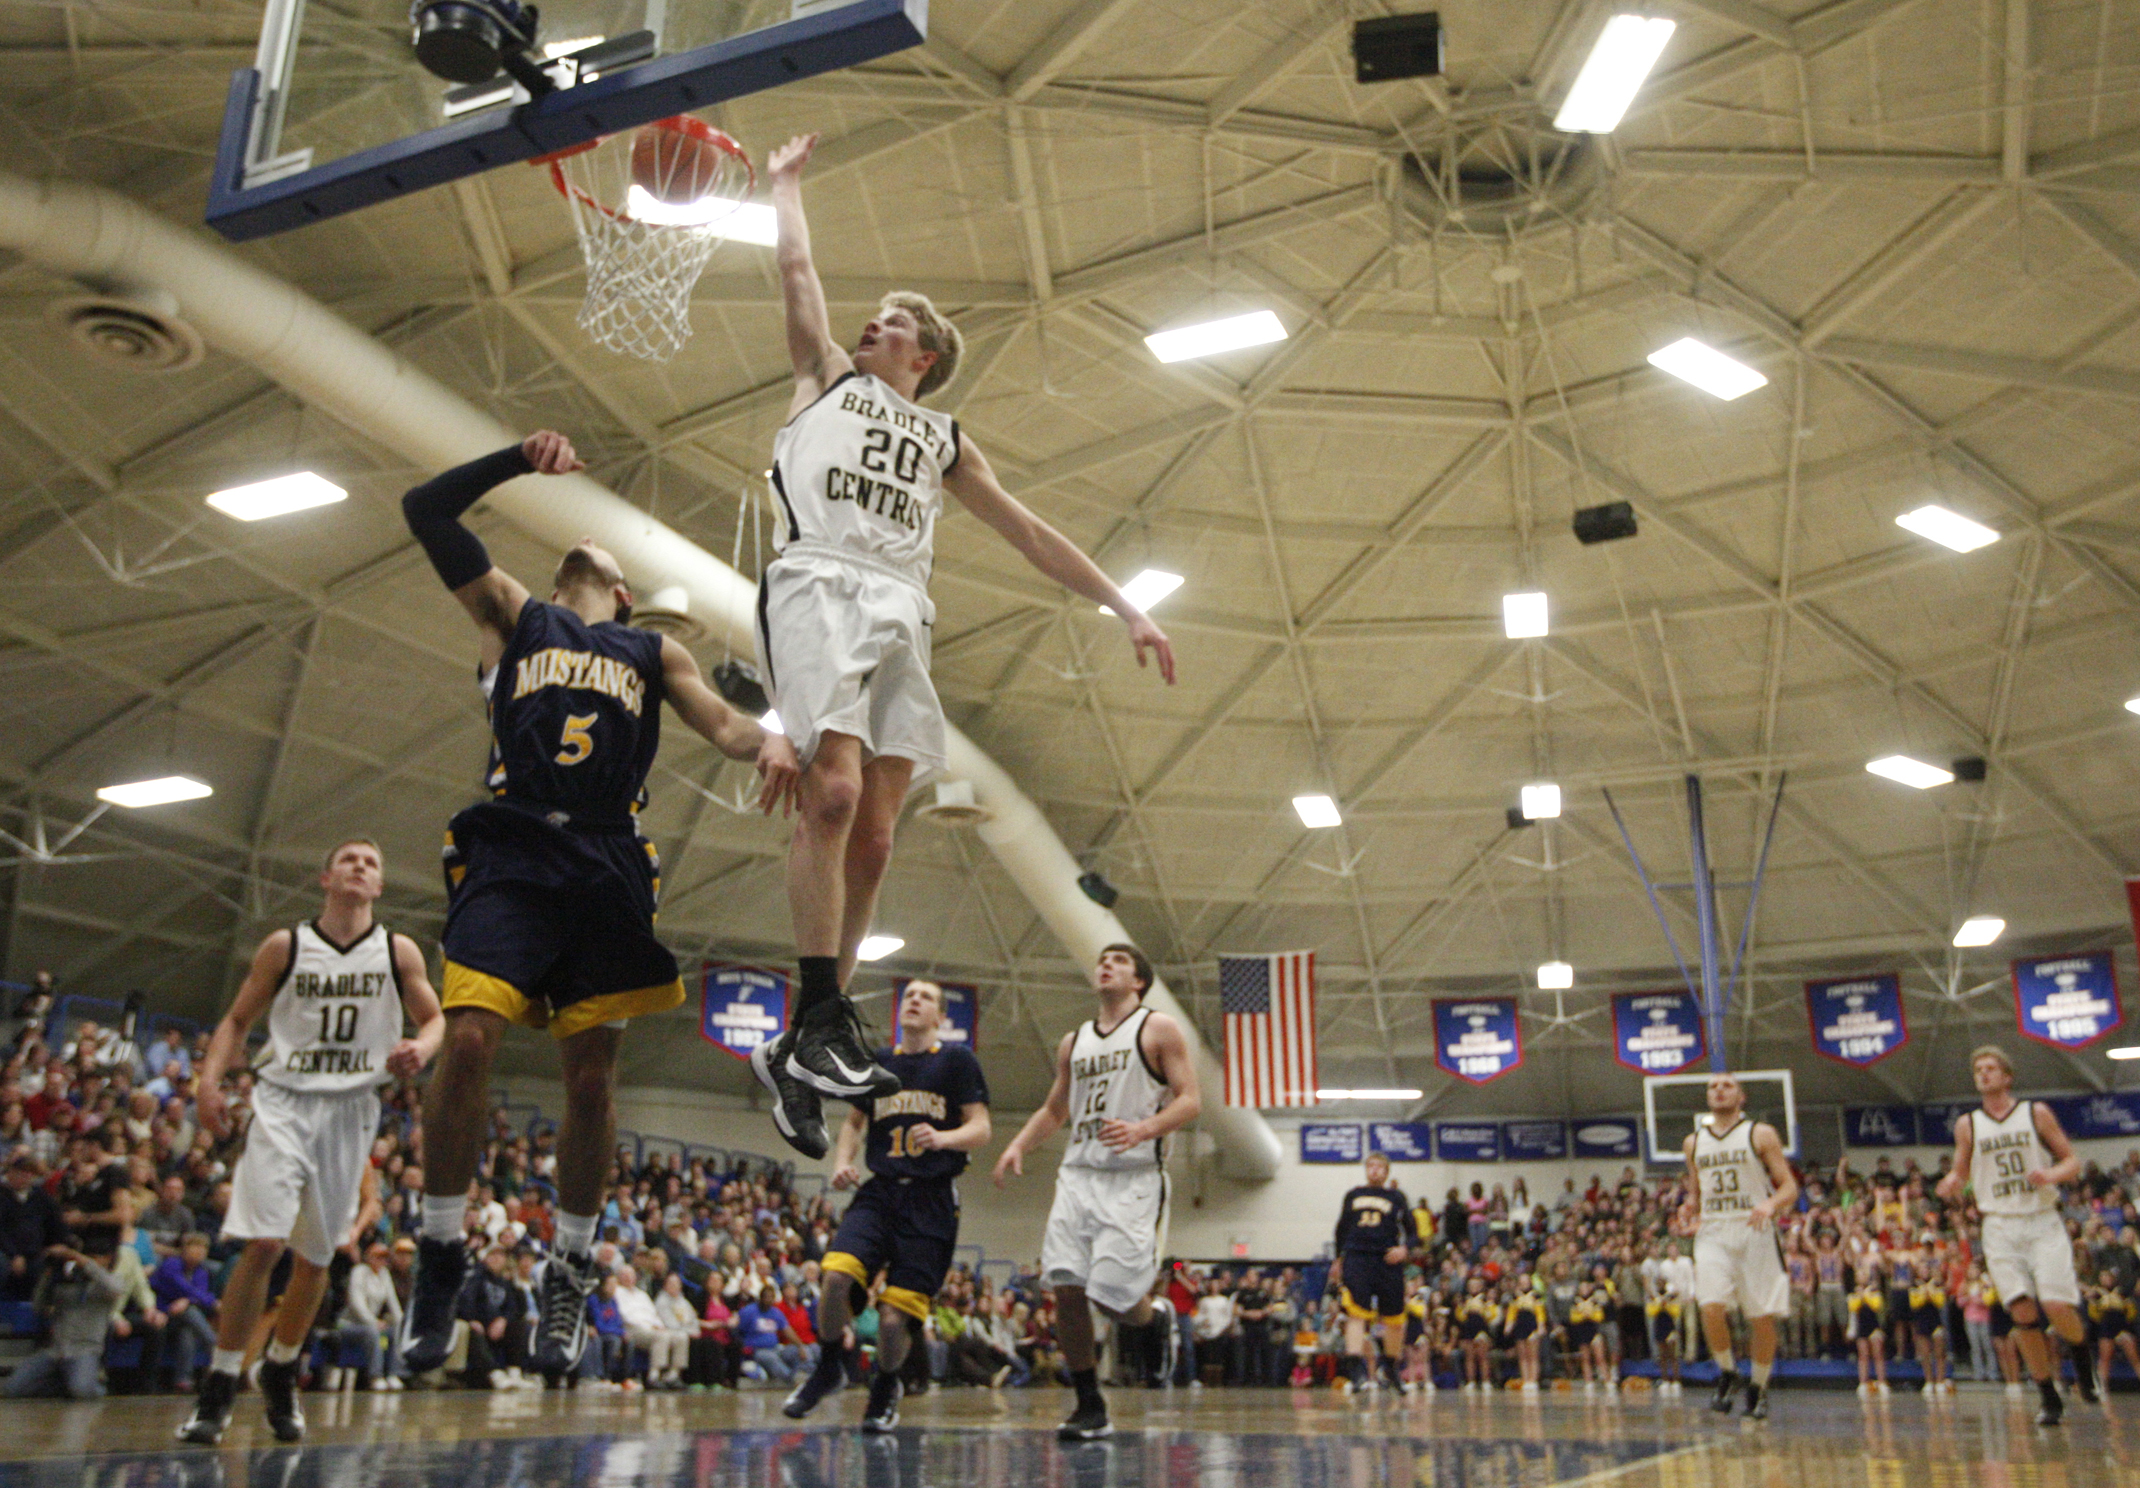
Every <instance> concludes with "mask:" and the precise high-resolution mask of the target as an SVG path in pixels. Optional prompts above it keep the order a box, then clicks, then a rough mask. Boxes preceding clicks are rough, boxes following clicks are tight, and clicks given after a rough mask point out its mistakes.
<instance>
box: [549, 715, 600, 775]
mask: <svg viewBox="0 0 2140 1488" xmlns="http://www.w3.org/2000/svg"><path fill="white" fill-rule="evenodd" d="M594 720H595V715H594V714H592V713H574V714H572V715H571V716H569V717H568V718H566V719H565V732H564V734H563V736H562V737H560V738H559V739H558V743H560V744H562V745H563V746H564V748H562V749H560V750H558V751H557V762H558V763H559V764H561V765H576V764H578V763H579V762H580V761H581V760H584V759H585V758H587V756H588V755H590V754H593V753H594V739H593V737H592V736H591V735H590V734H589V733H588V730H589V729H591V728H593V727H594Z"/></svg>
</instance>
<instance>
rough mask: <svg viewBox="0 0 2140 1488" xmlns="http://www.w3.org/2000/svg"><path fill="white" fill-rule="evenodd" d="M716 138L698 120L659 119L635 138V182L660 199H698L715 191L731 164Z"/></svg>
mask: <svg viewBox="0 0 2140 1488" xmlns="http://www.w3.org/2000/svg"><path fill="white" fill-rule="evenodd" d="M716 138H717V136H716V134H715V132H714V130H712V129H711V128H709V127H708V126H707V125H704V124H701V123H699V121H698V120H696V119H692V118H687V117H684V116H682V115H679V116H677V117H676V118H673V119H656V120H655V121H654V122H653V123H651V124H648V125H646V126H644V127H643V128H641V129H640V131H639V132H638V133H637V134H635V135H634V136H633V137H632V183H633V184H634V185H636V186H638V187H639V188H640V189H641V190H643V191H645V192H646V194H647V195H649V196H651V197H653V198H654V199H655V200H656V201H661V202H668V203H671V204H679V203H683V202H694V201H697V200H698V199H699V198H700V197H702V196H704V195H706V193H708V192H709V191H711V190H713V188H714V186H715V184H716V183H717V182H718V181H719V180H720V178H721V172H722V169H723V167H724V166H725V165H726V164H727V158H728V157H727V153H726V152H725V151H724V150H722V148H721V147H720V145H719V144H717V143H715V140H716Z"/></svg>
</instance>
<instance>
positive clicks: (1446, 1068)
mask: <svg viewBox="0 0 2140 1488" xmlns="http://www.w3.org/2000/svg"><path fill="white" fill-rule="evenodd" d="M1434 1063H1435V1064H1436V1066H1438V1067H1439V1068H1440V1069H1441V1071H1442V1073H1444V1074H1449V1075H1454V1076H1456V1077H1457V1078H1458V1079H1459V1080H1468V1081H1470V1082H1471V1083H1472V1084H1474V1085H1484V1084H1485V1083H1486V1082H1487V1081H1489V1080H1498V1079H1500V1078H1501V1077H1502V1076H1503V1075H1505V1074H1507V1073H1508V1072H1509V1071H1510V1070H1512V1069H1517V1068H1520V1067H1521V1066H1522V1064H1523V1020H1522V1017H1521V1015H1520V1014H1518V1012H1517V1011H1516V1000H1515V999H1514V998H1513V997H1451V998H1442V999H1438V1000H1437V1001H1436V1002H1435V1004H1434Z"/></svg>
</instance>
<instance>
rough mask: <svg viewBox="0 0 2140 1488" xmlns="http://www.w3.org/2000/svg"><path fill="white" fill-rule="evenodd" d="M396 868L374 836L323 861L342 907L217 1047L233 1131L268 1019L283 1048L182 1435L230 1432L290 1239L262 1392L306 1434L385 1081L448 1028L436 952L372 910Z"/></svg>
mask: <svg viewBox="0 0 2140 1488" xmlns="http://www.w3.org/2000/svg"><path fill="white" fill-rule="evenodd" d="M385 875H386V867H385V863H384V861H383V860H382V858H381V857H380V853H379V844H378V843H376V842H373V841H372V840H371V839H370V838H368V837H353V838H350V839H349V840H348V841H346V842H340V843H337V844H335V846H334V848H333V849H332V850H331V851H330V852H329V853H328V854H327V860H326V862H325V864H324V865H323V866H322V867H321V869H320V887H321V888H322V889H324V890H326V893H327V902H326V904H325V905H324V906H323V907H322V908H321V910H320V912H319V917H318V918H317V919H313V920H307V921H306V922H305V923H303V924H301V925H298V926H296V927H294V928H292V929H288V930H277V931H276V932H275V933H274V934H272V935H270V936H268V937H267V939H265V940H263V941H261V942H260V947H259V949H258V950H256V951H254V952H253V962H252V966H251V967H250V968H249V969H248V970H247V971H246V973H245V980H244V982H243V983H242V984H240V986H239V988H238V995H237V997H236V998H235V999H233V1000H232V1002H231V1005H230V1010H229V1011H228V1012H226V1013H224V1014H223V1019H222V1021H221V1022H220V1023H218V1024H216V1028H215V1033H214V1035H213V1036H212V1037H211V1038H210V1039H209V1041H208V1054H207V1057H206V1058H204V1059H203V1060H202V1061H201V1071H200V1082H199V1085H198V1092H199V1093H198V1094H197V1095H196V1097H195V1100H196V1102H197V1106H198V1110H199V1114H200V1120H201V1125H202V1126H204V1127H206V1128H207V1129H208V1130H209V1131H211V1132H213V1133H215V1134H216V1135H217V1136H219V1137H220V1136H225V1135H227V1134H228V1133H229V1130H230V1116H229V1112H228V1109H227V1107H226V1106H225V1104H224V1100H223V1091H222V1082H223V1076H224V1074H225V1073H226V1072H227V1071H228V1070H229V1069H230V1067H231V1066H232V1065H233V1064H242V1063H243V1061H244V1058H245V1036H246V1034H247V1033H249V1032H251V1031H252V1026H253V1024H254V1023H256V1022H258V1021H259V1020H260V1018H261V1017H262V1016H265V1017H266V1018H267V1020H268V1042H267V1050H266V1053H265V1056H264V1058H263V1062H262V1063H261V1064H260V1065H259V1066H258V1068H257V1069H255V1071H254V1075H255V1081H254V1085H253V1120H252V1124H251V1125H250V1126H249V1127H247V1128H246V1133H245V1152H244V1155H243V1156H241V1157H240V1158H239V1159H238V1166H237V1169H236V1171H235V1172H234V1173H233V1174H232V1176H231V1187H230V1211H229V1213H228V1214H227V1215H226V1216H225V1217H224V1220H223V1231H222V1232H223V1234H224V1235H226V1236H229V1237H230V1238H232V1239H237V1240H243V1241H244V1242H245V1249H244V1250H243V1251H242V1252H240V1253H239V1256H238V1262H237V1265H236V1266H235V1267H234V1268H233V1269H232V1272H231V1277H230V1281H229V1283H228V1284H227V1285H226V1286H225V1288H224V1291H223V1305H222V1307H221V1308H220V1309H219V1310H218V1312H217V1315H216V1347H215V1356H214V1359H213V1361H212V1362H211V1364H210V1366H209V1369H208V1371H207V1372H206V1373H205V1374H203V1375H202V1376H201V1383H200V1391H199V1395H198V1397H197V1398H196V1400H195V1401H194V1406H193V1414H192V1416H191V1417H189V1418H188V1419H187V1420H186V1422H185V1424H184V1425H182V1426H180V1427H179V1428H178V1438H179V1440H180V1441H189V1442H196V1443H199V1444H201V1445H204V1446H213V1445H214V1444H215V1443H216V1442H218V1441H220V1440H222V1437H223V1429H224V1427H225V1426H227V1425H228V1424H229V1422H230V1408H231V1404H232V1402H233V1400H234V1399H235V1398H236V1396H237V1393H238V1371H239V1369H240V1368H241V1367H242V1365H243V1364H244V1361H245V1349H246V1345H247V1344H248V1343H249V1342H250V1341H251V1339H252V1334H253V1329H254V1327H255V1326H256V1325H257V1324H258V1322H259V1319H260V1314H261V1311H262V1309H263V1308H264V1307H265V1305H266V1302H267V1288H268V1278H269V1275H270V1274H271V1273H272V1272H273V1271H274V1269H275V1263H276V1262H277V1261H279V1260H281V1259H282V1251H283V1247H284V1246H285V1245H286V1244H287V1245H288V1246H289V1248H290V1249H291V1250H292V1251H294V1252H295V1254H294V1255H293V1256H292V1257H291V1260H290V1282H289V1286H288V1287H287V1288H286V1289H285V1290H284V1291H283V1294H282V1309H281V1311H280V1312H279V1313H278V1314H277V1315H276V1319H275V1331H274V1335H273V1337H272V1338H271V1339H270V1340H269V1342H268V1346H267V1357H266V1359H265V1360H264V1361H263V1362H262V1364H261V1366H260V1393H261V1395H262V1397H263V1398H264V1399H265V1401H266V1404H267V1418H268V1426H269V1428H270V1429H271V1430H273V1431H274V1433H275V1435H276V1436H277V1437H278V1438H279V1439H280V1440H282V1441H297V1440H299V1439H300V1438H302V1437H303V1436H304V1434H305V1413H304V1410H303V1409H302V1408H301V1407H300V1406H299V1405H298V1403H297V1367H298V1351H299V1350H300V1349H302V1348H303V1347H304V1342H305V1338H306V1336H307V1335H308V1334H309V1333H310V1332H311V1329H312V1315H313V1313H314V1312H315V1311H317V1310H318V1308H319V1304H320V1298H321V1297H322V1296H324V1295H325V1294H326V1290H327V1267H328V1265H329V1264H330V1263H331V1262H332V1261H333V1260H334V1252H335V1248H336V1247H337V1246H339V1245H340V1244H341V1243H342V1242H343V1241H344V1240H346V1239H348V1238H349V1234H350V1230H351V1227H352V1226H353V1225H354V1223H355V1221H356V1218H357V1210H358V1206H359V1204H360V1203H361V1202H362V1199H363V1193H364V1179H365V1177H366V1175H367V1174H368V1173H369V1172H370V1170H371V1165H370V1157H371V1145H372V1137H373V1135H374V1134H375V1133H376V1132H377V1130H378V1126H379V1095H378V1089H379V1086H380V1084H381V1083H383V1082H384V1081H386V1080H389V1079H394V1078H397V1077H399V1078H403V1079H406V1078H408V1077H410V1076H412V1075H414V1074H416V1073H417V1072H418V1071H420V1070H421V1069H422V1068H423V1067H424V1066H425V1065H426V1064H428V1063H429V1062H430V1060H431V1056H432V1055H434V1054H436V1053H437V1052H438V1043H439V1039H440V1038H441V1036H443V1035H444V1033H445V1031H446V1017H445V1014H444V1013H442V1012H440V1011H439V1005H438V994H437V993H436V992H434V991H433V990H432V989H431V979H430V977H429V976H428V975H427V974H426V972H425V969H424V958H423V952H421V951H419V950H418V949H417V948H416V942H415V941H413V940H411V939H409V937H408V936H406V935H396V934H394V933H393V932H392V931H390V930H388V929H387V928H386V926H384V925H382V924H380V923H379V922H378V921H377V920H375V919H373V918H372V905H373V904H374V903H375V902H376V901H377V900H378V898H379V895H380V894H381V893H382V892H384V890H385V887H386V878H385ZM404 1013H406V1014H407V1015H408V1018H409V1021H410V1022H412V1023H414V1024H415V1025H416V1033H415V1036H414V1037H411V1038H404V1037H403V1036H402V1015H403V1014H404Z"/></svg>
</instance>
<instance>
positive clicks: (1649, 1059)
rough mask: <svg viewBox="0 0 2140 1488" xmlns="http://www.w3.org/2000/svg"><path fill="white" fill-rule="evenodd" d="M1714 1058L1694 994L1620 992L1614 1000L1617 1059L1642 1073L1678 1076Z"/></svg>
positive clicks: (1613, 1037)
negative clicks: (1710, 1056)
mask: <svg viewBox="0 0 2140 1488" xmlns="http://www.w3.org/2000/svg"><path fill="white" fill-rule="evenodd" d="M1708 1056H1709V1039H1708V1035H1707V1034H1705V1033H1704V1032H1703V1031H1702V1009H1701V1004H1700V1003H1698V1002H1696V1001H1695V1000H1694V996H1693V994H1692V993H1689V992H1621V993H1619V994H1617V995H1616V996H1614V998H1613V1000H1612V1057H1613V1058H1614V1059H1617V1060H1618V1061H1620V1063H1621V1064H1623V1065H1625V1066H1627V1067H1628V1068H1629V1069H1631V1070H1633V1071H1634V1072H1635V1073H1636V1074H1638V1075H1676V1074H1678V1073H1679V1072H1680V1071H1681V1070H1683V1069H1685V1068H1687V1066H1689V1065H1691V1064H1699V1063H1700V1062H1701V1061H1702V1060H1704V1059H1706V1058H1707V1057H1708Z"/></svg>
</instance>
